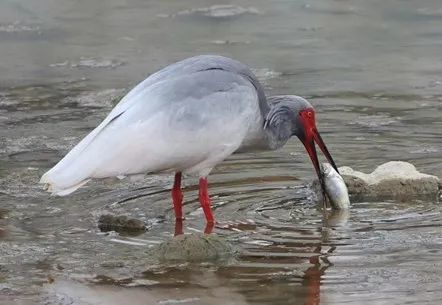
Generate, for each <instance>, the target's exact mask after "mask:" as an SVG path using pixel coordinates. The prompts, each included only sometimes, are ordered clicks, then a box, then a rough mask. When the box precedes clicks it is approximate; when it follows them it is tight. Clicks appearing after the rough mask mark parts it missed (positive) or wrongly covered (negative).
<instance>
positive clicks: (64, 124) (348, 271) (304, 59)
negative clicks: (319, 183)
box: [0, 0, 442, 305]
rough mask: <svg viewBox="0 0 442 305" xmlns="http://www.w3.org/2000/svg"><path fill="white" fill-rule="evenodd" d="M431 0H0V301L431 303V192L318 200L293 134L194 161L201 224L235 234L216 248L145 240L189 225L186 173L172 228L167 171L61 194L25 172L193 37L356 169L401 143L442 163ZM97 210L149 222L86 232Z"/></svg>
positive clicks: (49, 158)
mask: <svg viewBox="0 0 442 305" xmlns="http://www.w3.org/2000/svg"><path fill="white" fill-rule="evenodd" d="M439 8H440V1H439V0H428V1H425V2H423V1H402V0H389V1H380V2H379V1H378V2H377V3H376V5H373V3H372V2H371V1H360V0H351V1H323V0H320V1H315V2H314V3H313V2H312V3H307V2H305V3H301V2H296V1H295V2H293V1H285V2H284V1H282V2H278V4H277V5H275V3H273V2H269V1H253V2H250V1H247V0H246V1H242V2H241V4H238V5H229V6H219V5H218V6H217V5H216V3H211V4H210V5H207V3H201V2H198V1H194V0H192V1H187V2H185V3H184V2H177V1H150V2H149V3H147V2H143V1H136V0H128V1H125V2H124V3H120V2H115V1H114V2H112V1H110V2H109V1H108V2H106V4H104V3H102V2H100V1H67V0H65V1H57V3H56V4H55V3H53V1H50V0H41V1H39V2H38V4H37V3H34V2H32V1H26V0H14V1H0V17H1V18H0V19H1V22H0V41H1V43H0V54H1V60H0V70H1V71H2V73H1V74H0V202H1V205H2V206H1V207H0V208H1V209H6V210H7V211H8V212H7V213H3V212H2V211H0V252H1V255H0V303H1V304H6V305H9V304H17V303H19V304H26V305H27V304H38V303H41V304H70V303H72V302H71V301H72V300H78V301H82V302H83V304H84V303H87V302H89V303H91V304H97V303H98V302H99V301H103V302H105V303H106V304H113V303H116V304H122V303H125V302H131V304H137V302H140V300H142V301H141V302H142V304H148V303H149V302H152V304H176V303H179V302H181V303H183V304H186V302H187V304H192V303H193V304H343V303H346V304H386V303H388V304H403V303H407V304H437V303H438V302H439V300H440V299H441V292H440V277H441V270H442V265H441V264H442V263H441V260H440V255H441V253H440V251H441V249H440V244H441V239H440V236H441V233H442V231H441V228H442V221H441V207H440V205H439V204H438V203H436V202H419V201H414V202H402V203H399V202H372V203H367V202H362V203H357V204H354V205H353V206H352V208H351V210H350V211H343V212H340V213H331V214H329V215H325V217H324V215H322V213H321V210H320V209H319V208H318V207H317V206H316V205H315V204H314V202H313V196H312V194H311V192H310V190H309V189H308V188H306V187H304V186H303V185H304V184H305V183H306V182H308V181H309V180H311V179H312V178H313V177H314V172H313V169H312V167H311V164H310V163H309V162H308V160H307V159H306V156H305V154H304V151H303V148H302V147H301V146H300V145H299V143H298V142H296V141H293V142H291V143H289V145H288V146H287V147H285V148H284V149H283V150H281V151H277V152H267V153H262V154H250V155H241V156H240V155H238V156H232V157H231V158H229V159H228V160H226V161H225V162H223V163H222V164H220V165H219V166H218V167H217V168H216V169H215V170H214V173H213V175H211V176H210V179H211V181H210V182H211V185H212V189H211V192H212V194H213V206H214V210H215V213H216V215H217V220H219V222H220V223H219V224H217V225H216V227H215V228H213V231H214V232H216V233H217V234H219V235H221V236H222V237H223V238H225V239H227V240H228V241H229V242H231V243H232V244H234V245H235V246H237V247H238V248H239V249H240V251H241V255H240V256H239V257H238V258H237V259H236V260H234V261H230V262H228V263H225V264H221V265H216V264H215V265H214V264H197V265H187V264H181V265H162V264H159V263H158V262H157V261H155V260H154V259H153V258H152V257H150V256H149V255H148V254H146V253H148V251H147V250H148V249H149V248H151V247H153V246H155V245H157V244H159V243H161V242H163V241H164V240H166V239H168V238H170V237H171V236H172V235H173V233H174V232H175V233H181V232H184V233H186V232H192V231H199V232H202V231H204V230H205V223H204V217H203V214H202V211H201V209H200V205H199V203H198V200H197V188H196V184H197V183H196V181H194V180H192V179H186V180H185V183H187V185H185V186H184V191H185V202H184V213H185V215H184V216H185V218H186V221H185V222H184V223H183V225H184V228H181V227H180V226H179V225H178V226H176V227H175V222H174V217H173V208H172V204H171V202H170V198H169V192H170V188H171V184H172V179H171V177H169V176H147V177H145V178H144V180H142V181H136V182H131V181H128V180H123V181H116V180H112V179H110V180H103V181H95V182H93V183H91V184H90V185H88V187H86V188H83V189H81V190H79V191H78V192H77V193H76V194H75V195H73V196H70V197H63V198H56V197H48V196H47V194H45V193H43V192H42V190H41V189H40V186H39V185H37V181H38V179H39V177H40V175H41V174H42V173H43V172H44V171H45V170H47V169H48V168H49V167H51V166H53V165H54V164H55V163H56V162H57V161H58V160H59V159H60V158H61V157H62V156H63V155H64V154H65V153H66V151H68V150H69V148H71V147H72V146H73V145H74V144H75V143H77V142H78V141H79V139H80V138H82V137H83V136H84V135H85V134H87V133H88V132H89V131H90V130H91V129H92V128H93V127H95V126H96V125H97V123H98V122H99V121H100V120H101V119H103V117H104V116H105V115H106V113H107V112H108V111H109V110H110V109H111V108H112V106H113V105H114V104H115V103H116V102H117V101H118V99H119V98H120V97H121V96H122V95H124V92H125V91H126V89H127V88H131V87H132V86H133V85H134V84H136V83H138V82H139V81H140V80H142V79H144V78H145V77H146V76H147V75H148V74H149V73H151V72H154V71H156V70H158V69H159V68H161V67H163V66H165V65H167V64H170V63H171V62H173V61H176V60H179V59H183V58H185V57H189V56H192V55H195V54H201V53H216V54H222V55H228V56H231V57H233V58H236V59H239V60H241V61H243V62H244V63H247V64H249V65H250V66H251V67H252V68H253V69H254V71H255V72H256V74H257V75H258V77H259V78H260V80H261V81H262V82H263V83H264V86H265V88H266V90H267V93H268V94H298V95H303V96H307V97H309V98H310V100H311V102H312V103H313V104H314V105H315V107H316V109H317V113H318V125H319V126H318V128H319V129H320V130H321V132H322V134H323V137H324V139H325V141H326V142H327V144H328V146H329V149H330V151H331V152H332V154H333V156H334V157H335V159H336V161H337V163H338V165H339V166H342V165H348V166H351V167H353V168H357V169H359V170H362V171H367V172H370V171H371V170H372V169H374V168H375V167H376V166H377V165H379V164H381V163H384V162H386V161H389V160H404V161H409V162H412V163H413V164H415V165H416V167H417V168H418V169H420V170H421V171H423V172H428V173H432V174H435V175H438V176H441V175H442V167H441V163H440V159H441V158H442V155H441V154H442V149H441V148H440V147H439V146H440V145H438V143H439V142H440V130H442V122H441V120H440V112H441V101H442V91H441V90H442V86H441V84H442V79H441V78H440V75H441V71H442V67H441V65H440V47H441V43H440V41H441V40H440V39H437V38H440V37H441V36H442V31H441V29H442V24H441V20H442V19H441V18H439V17H440V16H438V14H439V15H440V9H439ZM180 12H181V13H180ZM165 17H166V18H165ZM257 25H259V26H257ZM107 212H109V213H113V214H116V215H130V216H131V217H133V218H136V219H140V220H142V221H144V222H145V223H146V224H147V225H148V227H149V228H150V229H149V230H148V231H146V232H144V233H143V234H141V235H138V236H137V237H133V236H122V235H118V234H117V233H115V232H106V233H104V232H100V231H99V230H98V229H97V221H98V219H99V216H100V215H102V214H104V213H107ZM48 276H49V278H53V279H54V282H53V283H52V284H48V283H47V282H48Z"/></svg>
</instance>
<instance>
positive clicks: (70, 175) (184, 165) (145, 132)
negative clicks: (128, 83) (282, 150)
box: [41, 67, 263, 195]
mask: <svg viewBox="0 0 442 305" xmlns="http://www.w3.org/2000/svg"><path fill="white" fill-rule="evenodd" d="M168 69H169V70H170V69H171V68H169V67H168V68H166V69H164V70H162V71H160V72H157V73H156V74H153V75H152V76H150V77H149V78H147V79H146V80H145V81H144V82H142V83H140V84H139V85H137V86H136V87H135V88H134V89H132V90H131V91H130V92H129V93H128V94H127V95H126V96H125V97H124V98H123V99H122V100H121V101H120V103H119V104H118V105H117V106H115V108H114V109H113V110H112V111H111V112H110V114H109V115H108V116H107V117H106V118H105V119H104V121H103V122H102V123H101V124H100V125H98V127H96V128H95V129H94V130H93V131H92V132H91V133H89V134H88V135H87V136H86V137H85V138H84V139H83V140H82V141H81V142H80V143H78V144H77V145H76V146H75V147H74V148H73V149H72V150H71V151H70V152H69V153H68V154H67V155H66V156H65V157H64V158H63V159H62V160H61V161H60V162H59V163H58V164H56V165H55V166H54V167H53V168H52V169H50V170H49V171H48V172H46V173H45V174H44V175H43V176H42V178H41V182H42V183H45V184H46V185H47V189H48V191H50V192H52V193H54V194H57V195H67V194H69V193H71V192H73V191H75V190H76V189H77V188H79V187H81V186H82V185H83V184H85V183H86V182H87V181H88V180H89V179H91V178H104V177H116V176H127V175H134V174H145V173H156V172H162V171H182V172H184V173H190V174H197V175H199V176H206V175H208V173H209V172H210V170H211V169H212V168H213V167H214V166H215V165H216V164H217V163H219V162H220V161H222V160H223V159H225V158H226V157H227V156H229V155H230V154H232V153H233V152H234V151H236V150H237V149H238V148H240V147H245V146H249V145H252V146H253V145H255V144H256V143H259V142H262V138H261V137H262V126H263V119H262V115H261V113H260V109H259V105H258V97H257V92H256V89H255V87H254V86H253V84H252V83H250V82H249V81H248V80H246V79H245V78H244V77H242V76H240V75H238V74H235V73H231V72H226V71H223V70H204V71H190V72H188V71H186V73H178V75H176V76H174V75H173V74H174V73H172V72H173V71H168ZM172 70H173V69H172ZM166 74H170V76H168V75H166ZM214 79H215V80H216V81H214Z"/></svg>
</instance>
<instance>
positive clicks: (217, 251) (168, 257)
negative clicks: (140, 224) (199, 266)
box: [154, 233, 236, 262]
mask: <svg viewBox="0 0 442 305" xmlns="http://www.w3.org/2000/svg"><path fill="white" fill-rule="evenodd" d="M154 252H155V253H156V255H157V256H158V258H159V260H160V261H163V262H164V261H170V262H214V261H218V260H224V259H227V258H230V257H232V256H234V255H235V254H236V251H235V249H234V247H233V246H232V245H231V244H230V243H228V242H227V240H225V239H224V238H222V237H221V236H219V235H217V234H203V233H193V234H181V235H177V236H174V237H173V238H172V239H170V240H168V241H165V242H163V243H162V244H160V245H158V246H157V247H156V248H154Z"/></svg>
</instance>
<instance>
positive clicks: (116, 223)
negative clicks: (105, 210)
mask: <svg viewBox="0 0 442 305" xmlns="http://www.w3.org/2000/svg"><path fill="white" fill-rule="evenodd" d="M98 228H99V229H100V230H101V231H103V232H107V231H115V232H119V233H139V232H144V231H145V230H146V225H145V223H144V222H143V221H141V220H138V219H134V218H129V217H127V216H115V215H111V214H105V215H101V216H100V218H99V219H98Z"/></svg>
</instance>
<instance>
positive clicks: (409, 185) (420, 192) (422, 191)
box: [339, 161, 441, 201]
mask: <svg viewBox="0 0 442 305" xmlns="http://www.w3.org/2000/svg"><path fill="white" fill-rule="evenodd" d="M339 172H340V174H341V176H342V177H343V178H344V181H345V184H346V185H347V188H348V192H349V194H350V197H351V199H352V201H355V200H356V201H359V200H381V199H394V200H409V199H430V200H438V196H439V191H440V185H441V181H440V179H439V178H438V177H436V176H432V175H427V174H423V173H420V172H419V171H417V170H416V168H415V167H414V165H413V164H410V163H408V162H402V161H391V162H387V163H384V164H382V165H379V166H378V167H377V168H376V169H375V170H374V171H373V172H372V173H370V174H365V173H363V172H359V171H355V170H353V169H352V168H350V167H348V166H344V167H341V168H339Z"/></svg>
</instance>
